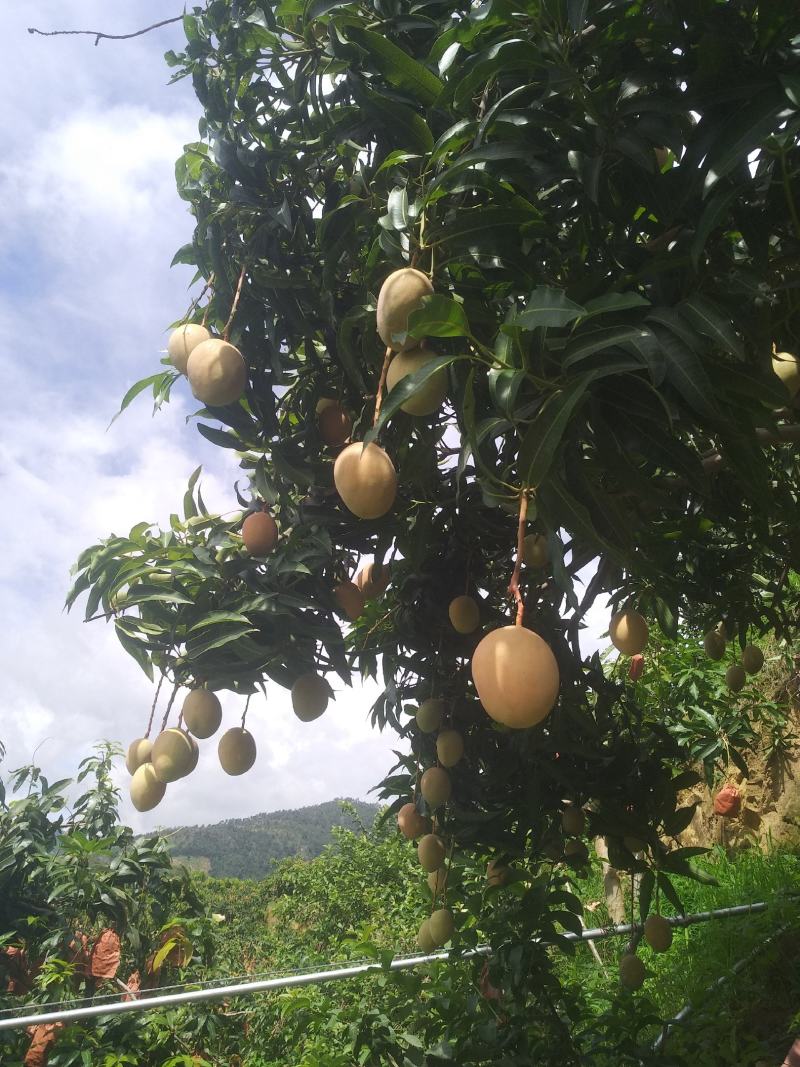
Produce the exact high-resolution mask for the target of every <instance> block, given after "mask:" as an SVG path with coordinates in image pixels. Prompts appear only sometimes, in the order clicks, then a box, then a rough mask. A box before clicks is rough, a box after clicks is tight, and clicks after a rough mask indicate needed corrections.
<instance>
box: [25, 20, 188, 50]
mask: <svg viewBox="0 0 800 1067" xmlns="http://www.w3.org/2000/svg"><path fill="white" fill-rule="evenodd" d="M182 21H183V15H175V17H174V18H171V19H163V20H162V21H161V22H154V23H153V25H152V26H145V28H144V29H143V30H136V32H135V33H102V32H101V31H100V30H37V29H36V27H35V26H29V27H28V33H35V34H38V35H39V37H94V43H95V47H97V45H99V44H100V42H101V41H128V40H130V38H131V37H141V36H142V34H144V33H150V31H151V30H158V29H160V28H161V27H162V26H169V25H170V23H172V22H182Z"/></svg>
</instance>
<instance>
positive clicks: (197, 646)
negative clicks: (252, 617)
mask: <svg viewBox="0 0 800 1067" xmlns="http://www.w3.org/2000/svg"><path fill="white" fill-rule="evenodd" d="M256 632H257V631H256V629H255V627H254V626H245V625H235V624H227V625H224V626H215V627H214V628H213V630H212V631H211V632H204V633H201V634H198V635H197V636H196V637H188V638H187V640H186V654H187V656H189V658H190V659H197V658H198V657H200V656H204V655H205V654H206V653H207V652H211V651H212V650H213V649H215V648H222V647H223V646H224V645H229V644H231V643H232V642H234V641H238V640H239V639H240V638H242V637H244V636H245V635H247V634H252V633H256Z"/></svg>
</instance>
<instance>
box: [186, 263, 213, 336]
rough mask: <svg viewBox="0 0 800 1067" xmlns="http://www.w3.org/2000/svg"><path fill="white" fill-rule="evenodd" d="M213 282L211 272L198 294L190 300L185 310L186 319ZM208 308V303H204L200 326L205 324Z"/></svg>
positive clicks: (193, 311) (192, 312)
mask: <svg viewBox="0 0 800 1067" xmlns="http://www.w3.org/2000/svg"><path fill="white" fill-rule="evenodd" d="M213 284H214V275H213V273H212V275H211V277H210V278H209V279H208V281H207V282H206V284H205V285H204V286H203V288H202V289H201V290H200V295H199V296H196V297H195V298H194V300H193V301H192V302H191V304H190V305H189V310H188V311H187V312H186V315H185V316H184V318H185V319H186V320H188V319H189V318H190V317H191V316H192V315H193V314H194V313H195V311H196V310H197V305H198V304H199V303H200V301H201V300H202V299H203V297H204V296H205V295H206V293H207V292H208V290H209V289H210V288H211V286H212V285H213ZM209 308H210V303H209V304H206V306H205V310H204V311H203V321H202V323H201V326H205V324H206V319H207V318H208V312H209Z"/></svg>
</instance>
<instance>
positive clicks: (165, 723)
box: [161, 682, 181, 733]
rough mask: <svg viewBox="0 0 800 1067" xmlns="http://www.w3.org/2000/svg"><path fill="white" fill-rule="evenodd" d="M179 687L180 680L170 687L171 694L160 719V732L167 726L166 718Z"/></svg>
mask: <svg viewBox="0 0 800 1067" xmlns="http://www.w3.org/2000/svg"><path fill="white" fill-rule="evenodd" d="M180 687H181V683H180V682H176V683H175V685H174V686H173V687H172V696H171V697H170V698H169V703H168V704H167V710H166V711H165V712H164V718H163V719H162V720H161V733H163V732H164V731H165V730H166V728H167V720H168V719H169V713H170V712H171V711H172V705H173V703H174V702H175V697H176V696H177V695H178V690H179V689H180Z"/></svg>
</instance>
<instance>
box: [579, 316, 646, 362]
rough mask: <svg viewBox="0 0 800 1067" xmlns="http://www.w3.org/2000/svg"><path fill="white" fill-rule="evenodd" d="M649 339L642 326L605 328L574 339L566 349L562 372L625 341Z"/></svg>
mask: <svg viewBox="0 0 800 1067" xmlns="http://www.w3.org/2000/svg"><path fill="white" fill-rule="evenodd" d="M645 337H647V331H646V330H645V329H644V328H643V327H641V326H604V327H601V328H599V329H596V330H592V331H591V332H587V333H585V334H580V335H578V336H576V337H574V338H573V340H571V341H570V342H569V344H568V345H567V347H566V351H565V355H564V359H563V360H562V363H561V368H562V370H568V369H569V368H570V367H573V366H574V365H575V364H576V363H579V362H580V361H581V360H582V359H586V357H587V356H591V355H593V354H594V353H595V352H603V351H605V350H606V349H609V348H613V347H614V345H619V344H622V343H623V342H624V341H636V340H641V339H642V338H645Z"/></svg>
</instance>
